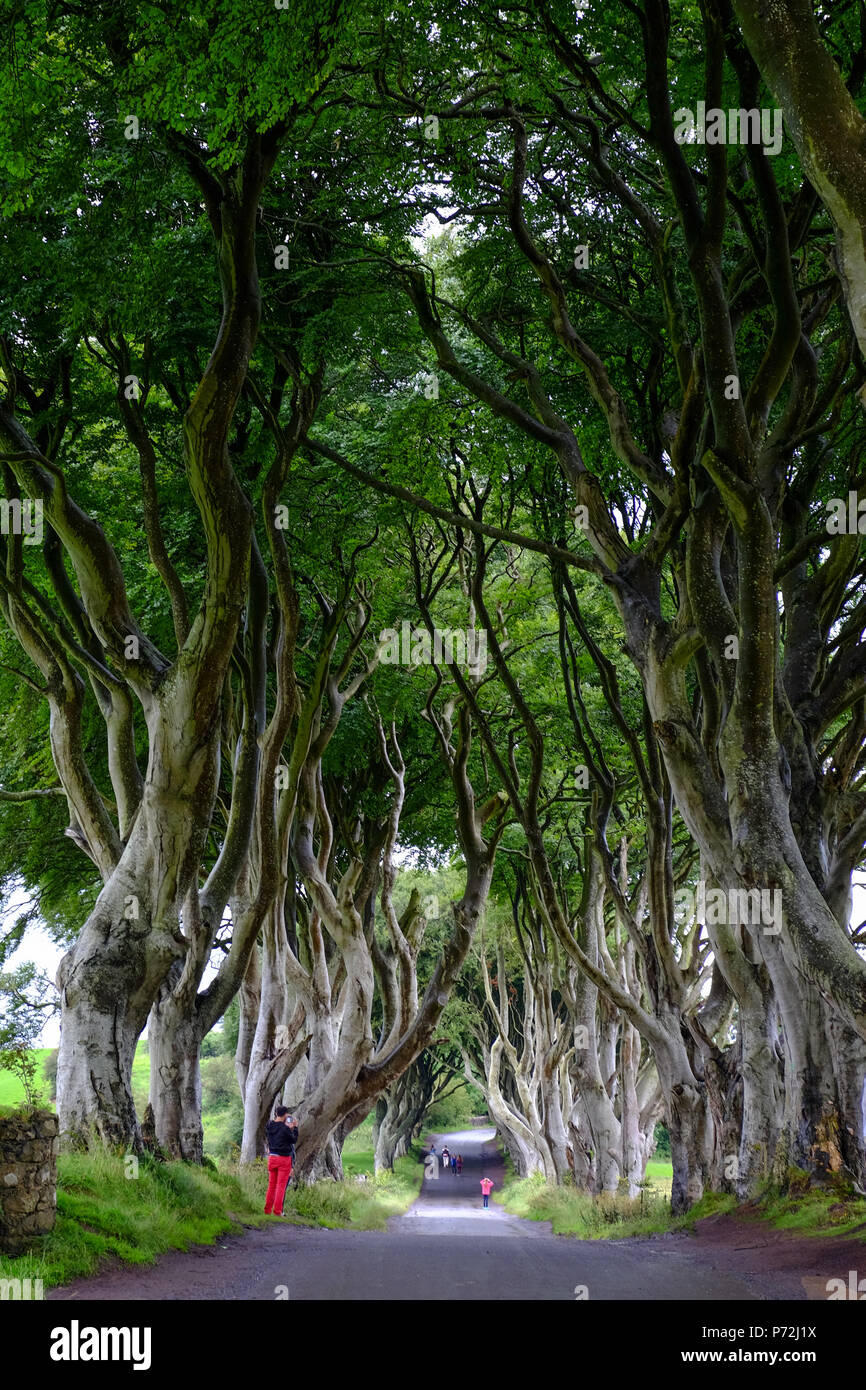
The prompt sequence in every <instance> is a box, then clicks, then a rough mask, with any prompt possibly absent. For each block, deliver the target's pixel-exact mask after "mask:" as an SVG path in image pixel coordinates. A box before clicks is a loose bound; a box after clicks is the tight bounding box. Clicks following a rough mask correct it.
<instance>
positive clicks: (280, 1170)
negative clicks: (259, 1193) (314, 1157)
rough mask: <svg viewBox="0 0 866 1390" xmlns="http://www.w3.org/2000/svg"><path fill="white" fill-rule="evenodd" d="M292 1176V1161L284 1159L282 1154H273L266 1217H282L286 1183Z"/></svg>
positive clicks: (269, 1162)
mask: <svg viewBox="0 0 866 1390" xmlns="http://www.w3.org/2000/svg"><path fill="white" fill-rule="evenodd" d="M291 1176H292V1160H291V1159H290V1158H283V1157H281V1155H280V1154H271V1156H270V1158H269V1159H268V1195H267V1197H266V1198H265V1216H270V1214H271V1212H273V1214H274V1216H282V1214H283V1198H284V1197H285V1195H286V1183H287V1182H288V1181H289V1178H290V1177H291Z"/></svg>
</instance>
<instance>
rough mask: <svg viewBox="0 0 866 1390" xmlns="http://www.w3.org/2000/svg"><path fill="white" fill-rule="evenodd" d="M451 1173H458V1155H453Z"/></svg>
mask: <svg viewBox="0 0 866 1390" xmlns="http://www.w3.org/2000/svg"><path fill="white" fill-rule="evenodd" d="M451 1172H452V1173H456V1172H457V1155H456V1154H452V1155H451Z"/></svg>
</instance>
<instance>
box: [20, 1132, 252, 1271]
mask: <svg viewBox="0 0 866 1390" xmlns="http://www.w3.org/2000/svg"><path fill="white" fill-rule="evenodd" d="M57 1167H58V1181H57V1222H56V1224H55V1227H54V1230H53V1231H52V1232H51V1233H50V1234H49V1235H47V1236H42V1237H40V1238H39V1239H38V1240H37V1241H35V1242H34V1244H33V1247H32V1249H31V1250H30V1251H28V1252H27V1253H26V1254H23V1255H19V1256H17V1257H14V1258H13V1257H11V1256H2V1257H0V1276H2V1277H4V1278H10V1277H18V1278H21V1279H27V1278H36V1279H42V1281H43V1284H44V1287H45V1288H46V1289H49V1288H53V1287H55V1286H56V1285H58V1284H65V1283H68V1282H69V1280H70V1279H75V1278H77V1277H79V1276H81V1275H88V1274H93V1273H95V1272H96V1270H97V1269H98V1268H99V1264H100V1261H101V1260H102V1259H103V1258H105V1257H108V1256H112V1255H113V1256H116V1257H118V1258H120V1259H121V1260H124V1261H126V1262H127V1263H128V1264H137V1265H141V1264H152V1263H153V1261H154V1260H155V1259H156V1258H157V1257H158V1256H159V1255H163V1254H165V1252H166V1251H167V1250H186V1249H187V1248H188V1246H190V1245H213V1244H214V1242H215V1241H216V1240H217V1238H218V1237H219V1236H220V1235H222V1234H224V1233H225V1232H226V1231H239V1230H241V1229H242V1226H243V1225H257V1224H259V1223H260V1222H262V1221H264V1220H265V1217H264V1216H263V1215H262V1212H261V1208H262V1206H263V1205H264V1200H263V1197H260V1195H259V1189H260V1188H261V1180H260V1179H256V1180H254V1179H253V1178H252V1176H251V1175H249V1176H246V1175H245V1176H239V1175H235V1174H227V1173H219V1172H216V1171H215V1170H213V1169H211V1168H196V1167H194V1166H193V1165H191V1164H186V1163H156V1162H154V1161H153V1160H152V1159H150V1158H148V1157H143V1158H141V1159H139V1160H138V1168H137V1175H135V1169H134V1168H133V1165H132V1164H131V1163H130V1161H129V1159H124V1158H117V1157H114V1156H113V1155H111V1154H107V1153H95V1154H61V1155H60V1158H59V1159H58V1165H57Z"/></svg>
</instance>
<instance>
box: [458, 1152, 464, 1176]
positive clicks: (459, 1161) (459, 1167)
mask: <svg viewBox="0 0 866 1390" xmlns="http://www.w3.org/2000/svg"><path fill="white" fill-rule="evenodd" d="M457 1172H458V1173H462V1172H463V1155H462V1154H458V1155H457Z"/></svg>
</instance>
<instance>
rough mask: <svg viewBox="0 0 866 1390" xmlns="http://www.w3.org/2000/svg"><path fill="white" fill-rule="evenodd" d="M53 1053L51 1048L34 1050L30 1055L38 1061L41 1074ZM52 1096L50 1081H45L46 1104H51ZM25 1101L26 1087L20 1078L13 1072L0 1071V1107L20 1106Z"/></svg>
mask: <svg viewBox="0 0 866 1390" xmlns="http://www.w3.org/2000/svg"><path fill="white" fill-rule="evenodd" d="M51 1051H52V1049H51V1048H50V1047H34V1048H33V1050H32V1052H31V1054H30V1055H31V1056H32V1057H35V1058H36V1061H37V1063H38V1065H39V1068H40V1072H41V1068H42V1066H43V1064H44V1062H45V1058H46V1057H48V1056H49V1055H50V1053H51ZM50 1094H51V1087H50V1086H49V1084H48V1081H45V1083H44V1085H43V1087H42V1098H43V1101H44V1102H45V1104H47V1105H48V1104H50V1101H49V1099H48V1097H49V1095H50ZM23 1100H24V1087H23V1086H22V1084H21V1082H20V1081H19V1080H18V1077H17V1076H14V1075H13V1074H12V1072H11V1071H2V1070H0V1105H20V1104H21V1103H22V1101H23Z"/></svg>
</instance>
